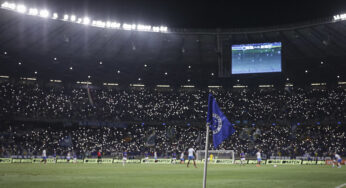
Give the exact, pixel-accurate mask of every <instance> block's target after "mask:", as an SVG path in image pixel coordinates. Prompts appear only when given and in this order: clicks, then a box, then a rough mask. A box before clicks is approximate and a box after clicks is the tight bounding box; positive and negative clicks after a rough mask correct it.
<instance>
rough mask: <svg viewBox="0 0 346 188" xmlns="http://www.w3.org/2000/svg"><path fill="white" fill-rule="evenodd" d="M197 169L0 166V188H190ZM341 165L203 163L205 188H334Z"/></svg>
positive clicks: (342, 179) (344, 171)
mask: <svg viewBox="0 0 346 188" xmlns="http://www.w3.org/2000/svg"><path fill="white" fill-rule="evenodd" d="M202 176H203V165H199V166H198V168H194V167H193V166H190V167H189V168H186V166H185V165H162V164H127V165H126V166H125V167H122V166H121V164H100V165H98V164H46V165H44V164H0V187H1V188H7V187H11V188H13V187H16V188H20V187H26V188H30V187H34V188H38V187H45V188H46V187H47V188H48V187H49V188H50V187H53V188H54V187H59V188H61V187H73V188H78V187H82V188H89V187H90V188H91V187H92V188H104V187H112V188H113V187H119V188H123V187H124V188H131V187H136V188H137V187H141V188H146V187H147V188H156V187H159V188H166V187H168V188H169V187H174V188H177V187H178V188H183V187H184V188H185V187H186V188H194V187H198V188H200V187H202ZM343 183H346V166H343V167H342V168H341V169H338V168H331V166H303V165H299V166H280V165H279V166H278V167H277V168H274V167H273V166H272V165H263V166H261V167H255V166H254V165H247V166H241V167H240V166H239V165H215V164H212V165H209V166H208V180H207V185H208V186H207V187H210V188H223V187H227V188H229V187H237V188H242V187H256V188H260V187H265V188H269V187H295V188H297V187H304V188H306V187H314V188H316V187H323V188H326V187H336V186H338V185H341V184H343Z"/></svg>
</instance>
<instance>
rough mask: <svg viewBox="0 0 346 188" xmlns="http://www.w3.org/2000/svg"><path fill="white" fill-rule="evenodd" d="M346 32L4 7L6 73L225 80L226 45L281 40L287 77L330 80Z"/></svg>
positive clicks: (328, 24)
mask: <svg viewBox="0 0 346 188" xmlns="http://www.w3.org/2000/svg"><path fill="white" fill-rule="evenodd" d="M60 15H61V14H60ZM61 16H62V15H61ZM345 33H346V22H345V21H343V20H335V19H334V17H333V16H331V17H327V18H324V19H322V20H317V21H313V22H306V23H298V24H290V25H283V26H271V27H261V28H255V29H179V28H169V29H168V32H159V33H156V32H139V31H128V30H122V29H113V30H112V29H107V28H97V27H91V26H88V25H83V24H75V23H71V22H64V21H61V20H58V19H56V20H54V19H44V18H41V17H39V16H27V15H24V14H19V13H18V12H15V11H9V10H4V9H0V50H1V55H0V58H1V61H2V65H1V70H0V73H1V74H3V75H4V74H6V75H7V74H11V75H13V76H17V77H21V76H28V77H43V78H46V79H57V80H70V79H72V80H81V81H83V80H86V79H90V78H92V79H100V81H101V82H105V81H106V82H128V83H136V82H140V83H146V82H152V81H155V83H153V84H172V83H173V84H174V83H178V84H181V85H182V84H191V83H195V84H198V83H200V84H213V85H218V84H219V83H220V82H223V81H224V80H222V79H219V78H218V76H217V75H221V74H223V72H222V70H220V69H219V67H220V66H219V65H220V63H221V64H225V65H227V64H228V62H229V61H230V60H229V54H227V52H226V51H227V48H229V46H230V45H231V44H240V43H256V42H274V41H281V42H282V43H283V61H284V64H283V65H284V73H283V74H282V75H281V77H282V79H286V77H288V78H291V80H294V79H297V80H299V79H305V80H311V81H326V80H328V79H332V78H333V79H335V78H336V75H338V76H339V77H341V78H343V77H345V71H342V70H346V67H345V66H346V65H345V63H344V58H345V56H346V34H345ZM305 70H309V71H308V72H309V78H307V75H306V72H305ZM35 72H36V73H35ZM88 76H91V77H90V78H88ZM238 79H239V78H238V77H235V78H234V79H233V82H237V80H238ZM226 82H229V80H227V81H226ZM264 84H267V83H264ZM268 84H269V83H268Z"/></svg>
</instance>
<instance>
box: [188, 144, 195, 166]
mask: <svg viewBox="0 0 346 188" xmlns="http://www.w3.org/2000/svg"><path fill="white" fill-rule="evenodd" d="M187 152H188V159H189V161H188V162H187V167H189V164H190V160H193V165H194V166H195V168H197V166H196V161H195V150H194V149H193V148H189V149H188V150H187Z"/></svg>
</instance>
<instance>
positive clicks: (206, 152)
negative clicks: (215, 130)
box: [203, 123, 209, 188]
mask: <svg viewBox="0 0 346 188" xmlns="http://www.w3.org/2000/svg"><path fill="white" fill-rule="evenodd" d="M206 126H207V130H206V134H205V153H204V160H205V161H204V173H203V188H206V187H207V166H208V159H207V158H208V145H209V123H207V124H206Z"/></svg>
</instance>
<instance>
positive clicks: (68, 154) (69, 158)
mask: <svg viewBox="0 0 346 188" xmlns="http://www.w3.org/2000/svg"><path fill="white" fill-rule="evenodd" d="M66 159H67V162H68V163H69V162H70V160H71V153H70V152H67V156H66Z"/></svg>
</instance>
